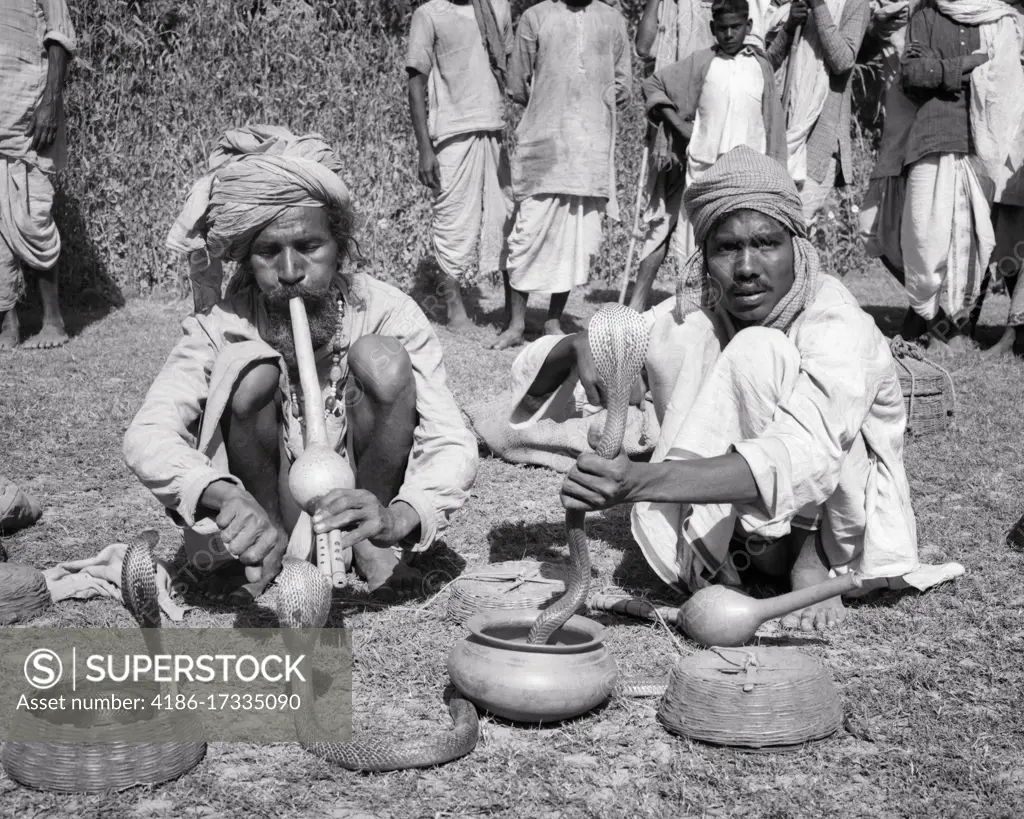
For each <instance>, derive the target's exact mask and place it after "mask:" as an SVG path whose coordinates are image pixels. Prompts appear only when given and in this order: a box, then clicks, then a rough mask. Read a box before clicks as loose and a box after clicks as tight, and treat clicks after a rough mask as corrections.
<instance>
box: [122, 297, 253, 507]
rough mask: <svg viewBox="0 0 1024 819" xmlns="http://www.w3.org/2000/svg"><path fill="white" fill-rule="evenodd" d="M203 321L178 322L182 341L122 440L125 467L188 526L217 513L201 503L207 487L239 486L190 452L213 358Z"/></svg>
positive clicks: (195, 451) (192, 318)
mask: <svg viewBox="0 0 1024 819" xmlns="http://www.w3.org/2000/svg"><path fill="white" fill-rule="evenodd" d="M205 321H207V319H206V317H202V318H200V317H196V316H189V317H188V318H186V319H185V320H184V321H183V322H182V325H181V326H182V330H183V331H184V337H183V338H182V339H181V340H180V341H179V342H178V343H177V344H176V345H175V346H174V349H173V350H171V353H170V355H169V356H168V357H167V361H166V363H165V364H164V366H163V368H162V369H161V370H160V372H159V374H158V375H157V377H156V378H155V379H154V381H153V384H152V385H151V386H150V388H149V392H148V393H147V394H146V398H145V400H144V401H143V403H142V406H141V407H140V408H139V411H138V413H136V415H135V418H134V419H133V420H132V422H131V424H130V425H129V427H128V430H127V431H126V432H125V436H124V442H123V452H124V458H125V461H126V462H127V464H128V467H129V468H130V469H131V470H132V471H133V472H134V473H135V474H136V475H137V476H138V478H139V480H140V481H141V482H142V483H143V485H144V486H145V487H146V488H147V489H149V490H150V491H151V492H152V493H153V494H154V495H155V496H156V498H157V500H159V501H160V502H161V503H162V504H163V505H164V506H165V507H166V508H167V509H168V511H170V512H171V513H172V514H173V516H174V517H175V519H176V521H177V522H178V523H180V524H182V525H185V526H190V527H191V526H194V525H195V524H196V522H197V521H199V520H202V519H203V518H206V517H208V516H209V511H210V509H214V511H216V509H217V507H209V508H207V507H205V504H204V500H203V499H204V495H205V492H206V490H207V488H208V487H209V486H210V485H211V484H213V483H214V482H215V481H224V482H227V483H229V484H233V485H234V486H236V487H239V488H241V482H240V481H239V480H238V479H237V478H235V477H233V476H232V475H230V474H227V473H225V472H223V471H222V470H219V469H216V468H215V467H214V466H213V464H212V462H211V461H210V459H209V458H207V457H206V455H204V454H203V453H202V452H200V451H199V450H198V449H197V448H196V446H197V444H198V440H197V438H198V434H199V421H200V418H201V416H202V413H203V408H204V407H205V404H206V399H207V396H208V394H209V372H210V371H211V370H212V368H213V362H214V360H215V359H216V355H217V352H216V349H215V347H214V344H213V341H212V340H211V336H210V334H209V333H208V332H207V331H206V329H204V323H203V322H205ZM214 497H216V498H220V499H221V500H222V498H221V496H219V495H211V498H214ZM211 523H212V522H211Z"/></svg>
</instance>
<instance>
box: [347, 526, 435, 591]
mask: <svg viewBox="0 0 1024 819" xmlns="http://www.w3.org/2000/svg"><path fill="white" fill-rule="evenodd" d="M367 547H368V548H367ZM371 549H372V550H373V551H370V550H371ZM354 558H355V566H356V570H357V571H358V572H359V573H360V574H361V575H362V576H363V577H364V578H366V587H367V589H368V591H369V592H370V597H371V599H373V600H375V601H377V602H379V603H396V602H398V601H400V600H405V599H408V598H410V597H417V596H419V595H420V594H421V592H422V587H423V575H422V574H420V572H419V571H417V570H416V569H413V568H411V567H410V566H408V565H407V564H406V563H405V562H404V561H402V560H400V559H399V557H398V555H396V554H395V553H394V551H393V550H392V549H389V548H383V549H382V548H378V547H377V546H373V545H372V544H370V543H366V542H365V541H364V542H363V543H361V544H357V545H356V548H355V555H354Z"/></svg>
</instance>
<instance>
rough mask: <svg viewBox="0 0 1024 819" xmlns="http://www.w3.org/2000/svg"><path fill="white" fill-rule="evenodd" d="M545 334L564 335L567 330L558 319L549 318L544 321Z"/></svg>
mask: <svg viewBox="0 0 1024 819" xmlns="http://www.w3.org/2000/svg"><path fill="white" fill-rule="evenodd" d="M544 335H546V336H564V335H565V330H563V329H562V322H560V321H559V320H558V319H548V320H547V321H545V322H544Z"/></svg>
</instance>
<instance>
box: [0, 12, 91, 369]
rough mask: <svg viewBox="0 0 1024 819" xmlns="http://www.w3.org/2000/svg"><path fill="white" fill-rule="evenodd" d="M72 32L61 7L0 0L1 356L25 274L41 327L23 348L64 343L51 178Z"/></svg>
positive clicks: (58, 159)
mask: <svg viewBox="0 0 1024 819" xmlns="http://www.w3.org/2000/svg"><path fill="white" fill-rule="evenodd" d="M74 53H75V29H74V27H73V25H72V24H71V15H70V14H69V13H68V7H67V4H66V3H65V2H64V0H0V88H2V89H3V91H2V92H0V93H2V94H3V104H2V105H0V350H9V349H11V348H12V347H16V346H17V345H18V343H19V341H20V330H21V328H20V327H19V325H18V314H17V311H16V310H15V306H16V305H17V303H18V300H19V299H20V298H21V296H22V295H23V294H24V291H25V268H28V269H29V270H31V271H32V273H33V275H34V276H35V277H36V279H37V280H38V282H39V295H40V297H41V298H42V302H43V327H42V329H41V330H40V331H39V333H37V334H36V335H34V336H32V337H31V338H29V339H27V340H26V341H25V343H24V344H22V347H24V348H28V349H44V348H49V347H60V346H61V345H63V344H67V341H68V334H67V332H66V330H65V329H64V317H63V316H62V315H61V312H60V299H59V296H58V283H57V259H58V258H59V256H60V234H59V233H58V232H57V225H56V224H54V221H53V212H52V211H53V195H54V191H53V183H52V181H51V180H52V177H53V174H54V173H56V172H57V171H59V170H61V168H63V167H64V165H65V163H66V162H67V141H66V134H65V128H64V98H63V94H64V83H65V81H66V79H67V72H68V64H69V62H70V61H71V59H72V56H73V55H74Z"/></svg>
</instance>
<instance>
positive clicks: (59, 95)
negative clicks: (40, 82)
mask: <svg viewBox="0 0 1024 819" xmlns="http://www.w3.org/2000/svg"><path fill="white" fill-rule="evenodd" d="M46 60H47V70H46V86H45V87H44V89H43V96H42V99H40V100H39V105H38V106H37V107H36V110H35V113H34V114H33V115H32V126H31V133H32V143H31V145H30V147H31V149H32V150H33V151H42V150H45V149H46V148H49V147H50V145H52V144H53V141H54V140H55V139H56V138H57V126H58V123H59V122H60V112H61V110H62V108H63V107H64V84H65V82H66V81H67V75H68V63H69V62H70V61H71V55H70V54H69V53H68V52H67V50H66V49H65V48H64V46H62V45H60V44H59V43H55V42H49V43H47V45H46Z"/></svg>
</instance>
